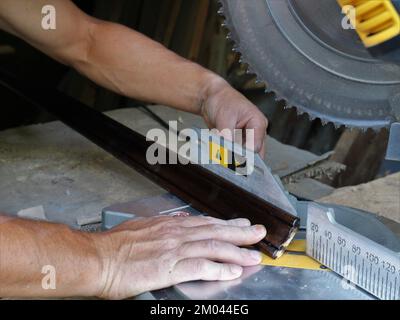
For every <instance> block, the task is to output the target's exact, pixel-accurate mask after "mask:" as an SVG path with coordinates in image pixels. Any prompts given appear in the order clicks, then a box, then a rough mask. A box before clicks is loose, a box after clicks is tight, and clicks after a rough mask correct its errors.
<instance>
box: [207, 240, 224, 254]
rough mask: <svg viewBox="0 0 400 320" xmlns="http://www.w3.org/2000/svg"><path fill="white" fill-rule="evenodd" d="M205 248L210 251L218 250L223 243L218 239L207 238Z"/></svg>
mask: <svg viewBox="0 0 400 320" xmlns="http://www.w3.org/2000/svg"><path fill="white" fill-rule="evenodd" d="M204 246H205V249H206V250H207V251H209V252H215V251H218V250H219V249H220V248H221V244H220V243H219V242H218V241H216V240H207V241H206V242H204Z"/></svg>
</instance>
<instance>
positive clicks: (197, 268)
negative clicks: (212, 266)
mask: <svg viewBox="0 0 400 320" xmlns="http://www.w3.org/2000/svg"><path fill="white" fill-rule="evenodd" d="M193 271H194V272H195V273H197V274H200V275H202V274H205V273H207V263H206V261H205V260H196V261H195V262H194V263H193Z"/></svg>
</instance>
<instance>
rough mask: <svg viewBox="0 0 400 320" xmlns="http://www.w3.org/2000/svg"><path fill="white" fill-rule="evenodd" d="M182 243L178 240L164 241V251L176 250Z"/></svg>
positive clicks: (168, 239) (169, 239)
mask: <svg viewBox="0 0 400 320" xmlns="http://www.w3.org/2000/svg"><path fill="white" fill-rule="evenodd" d="M179 245H180V241H179V240H178V239H176V238H167V239H165V240H164V241H163V249H164V250H168V251H171V250H175V249H177V248H178V247H179Z"/></svg>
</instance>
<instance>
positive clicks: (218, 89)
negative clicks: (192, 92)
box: [201, 78, 268, 157]
mask: <svg viewBox="0 0 400 320" xmlns="http://www.w3.org/2000/svg"><path fill="white" fill-rule="evenodd" d="M205 96H206V98H205V99H204V101H203V103H202V107H201V115H202V116H203V118H204V120H205V122H206V124H207V125H208V127H209V128H216V129H218V130H219V131H222V130H224V129H229V131H230V132H231V133H232V132H233V130H234V129H243V130H246V129H252V130H254V146H252V145H251V144H247V146H248V147H249V148H251V149H254V151H255V152H258V153H259V154H260V156H261V157H264V152H265V139H266V131H267V127H268V120H267V118H266V117H265V116H264V115H263V113H262V112H261V111H260V110H259V109H258V108H257V107H256V106H255V105H254V104H252V103H251V102H250V101H249V100H247V98H246V97H244V96H243V95H242V94H241V93H240V92H238V91H236V90H235V89H234V88H232V87H231V86H230V85H229V84H228V83H227V82H226V81H225V80H223V79H221V78H216V79H214V80H212V81H210V82H209V84H208V87H207V90H206V95H205ZM229 131H228V133H227V134H224V133H223V132H222V134H223V136H224V137H225V138H227V139H229V140H233V139H234V138H233V137H232V134H229Z"/></svg>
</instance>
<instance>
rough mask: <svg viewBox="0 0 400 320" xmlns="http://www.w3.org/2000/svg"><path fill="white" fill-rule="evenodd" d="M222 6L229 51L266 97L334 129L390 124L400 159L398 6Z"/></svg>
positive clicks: (305, 2)
mask: <svg viewBox="0 0 400 320" xmlns="http://www.w3.org/2000/svg"><path fill="white" fill-rule="evenodd" d="M220 2H221V4H222V6H221V9H220V14H221V15H223V16H224V17H225V25H226V27H227V28H228V29H229V31H230V33H229V35H228V37H229V38H230V39H232V40H233V42H234V50H235V51H238V52H240V53H241V56H242V58H241V59H242V61H243V62H245V63H247V64H248V66H249V72H251V73H255V74H256V75H257V79H258V81H260V82H264V83H265V84H266V91H267V92H273V93H275V94H276V97H277V99H281V100H284V101H285V102H286V106H287V107H296V108H297V111H298V113H299V114H301V113H307V114H308V115H309V116H310V119H315V118H319V119H321V121H322V122H323V123H328V122H331V123H333V124H334V125H335V126H336V127H338V126H342V125H345V126H346V127H352V128H360V129H363V130H365V129H367V128H372V129H374V130H380V129H381V128H389V127H391V126H393V128H394V130H395V131H396V134H395V133H394V132H393V133H392V136H391V143H390V147H389V150H390V151H389V153H390V158H395V155H397V159H400V154H399V153H400V151H399V150H397V151H395V150H393V147H394V146H395V141H399V139H400V138H399V137H398V136H399V127H398V126H399V124H396V125H395V124H394V123H396V122H399V121H400V46H399V44H400V40H399V39H400V36H399V35H400V16H399V13H398V12H400V1H397V0H396V1H390V0H338V1H337V0H324V1H317V0H251V1H242V0H221V1H220ZM395 138H396V139H395ZM398 144H399V143H398V142H397V147H398Z"/></svg>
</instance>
